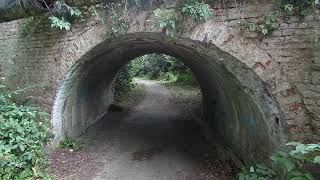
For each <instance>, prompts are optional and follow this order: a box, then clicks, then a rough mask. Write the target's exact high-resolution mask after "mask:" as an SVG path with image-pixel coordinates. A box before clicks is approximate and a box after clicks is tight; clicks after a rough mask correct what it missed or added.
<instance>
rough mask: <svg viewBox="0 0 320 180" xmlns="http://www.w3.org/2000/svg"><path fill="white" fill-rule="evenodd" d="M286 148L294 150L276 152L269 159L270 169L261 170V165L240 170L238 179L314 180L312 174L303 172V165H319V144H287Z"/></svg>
mask: <svg viewBox="0 0 320 180" xmlns="http://www.w3.org/2000/svg"><path fill="white" fill-rule="evenodd" d="M286 145H287V146H292V147H293V148H294V149H293V150H292V151H290V152H289V153H286V152H282V151H277V152H275V153H273V154H272V155H271V157H270V159H271V160H272V161H273V164H274V165H273V166H272V169H269V168H267V167H265V168H263V166H262V167H261V165H254V166H251V167H250V168H242V170H241V172H240V173H239V174H238V179H243V180H249V179H252V178H253V177H254V178H256V179H259V178H266V177H267V179H276V180H277V179H278V180H284V179H288V180H314V178H313V176H312V174H310V173H309V172H307V171H305V169H304V164H305V163H311V164H320V144H302V143H299V142H289V143H287V144H286Z"/></svg>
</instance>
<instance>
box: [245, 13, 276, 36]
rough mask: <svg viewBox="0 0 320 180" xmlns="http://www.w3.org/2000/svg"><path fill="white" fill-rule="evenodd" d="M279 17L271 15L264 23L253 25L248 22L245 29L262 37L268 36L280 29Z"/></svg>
mask: <svg viewBox="0 0 320 180" xmlns="http://www.w3.org/2000/svg"><path fill="white" fill-rule="evenodd" d="M278 26H279V24H278V16H277V15H269V16H267V17H266V18H265V19H264V20H263V21H260V22H257V23H253V22H246V24H245V27H246V28H247V29H248V30H249V31H252V32H256V33H257V34H259V35H260V36H267V35H270V34H272V33H273V32H274V31H276V30H277V29H278Z"/></svg>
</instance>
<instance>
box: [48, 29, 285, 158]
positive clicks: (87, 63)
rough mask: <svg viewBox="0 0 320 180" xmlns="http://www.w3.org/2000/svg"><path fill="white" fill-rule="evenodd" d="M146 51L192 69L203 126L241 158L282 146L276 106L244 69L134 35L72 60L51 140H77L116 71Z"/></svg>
mask: <svg viewBox="0 0 320 180" xmlns="http://www.w3.org/2000/svg"><path fill="white" fill-rule="evenodd" d="M248 51H250V50H248ZM150 53H162V54H167V55H170V56H173V57H176V58H177V59H179V60H181V61H182V62H183V63H184V64H185V65H186V66H188V67H189V68H190V69H191V70H192V72H193V74H194V75H195V77H196V79H197V81H198V82H199V86H200V88H201V92H202V105H201V114H202V117H201V119H202V122H203V124H205V125H206V127H208V129H210V131H211V132H215V133H217V134H219V136H221V137H222V139H223V141H224V143H225V144H227V145H228V146H229V147H230V148H232V149H233V150H234V152H236V153H237V154H238V155H239V156H240V157H241V158H242V159H244V160H250V159H253V158H255V159H258V160H264V158H265V157H266V155H267V154H268V152H270V151H271V150H272V149H274V148H278V146H279V145H280V144H284V143H283V142H284V141H285V138H286V137H285V135H284V126H283V122H282V116H281V114H280V111H279V108H278V104H277V102H276V101H275V100H274V99H273V98H272V97H271V96H269V95H268V94H266V93H265V85H264V83H263V82H262V80H261V79H260V78H259V77H258V76H257V75H256V74H255V73H254V72H253V71H252V70H251V69H250V68H249V67H247V66H246V65H245V64H243V63H242V62H241V61H240V60H238V59H236V58H235V57H233V56H231V55H230V54H228V53H227V52H224V51H222V50H221V49H219V48H218V47H216V46H214V45H212V46H210V47H208V46H204V45H202V44H201V43H200V42H196V41H193V40H190V39H185V38H171V37H168V36H164V35H162V34H159V33H133V34H127V35H124V36H121V37H119V38H117V40H116V41H111V40H106V41H105V42H103V43H101V44H99V45H97V46H96V47H94V48H93V49H92V50H90V51H89V52H88V53H86V54H85V55H84V56H83V57H82V58H81V59H79V60H78V61H77V62H75V64H74V65H73V67H72V68H71V70H70V71H69V72H68V74H67V75H66V77H65V80H64V82H63V84H62V86H61V87H60V89H59V91H58V93H57V97H56V100H55V104H54V109H53V120H52V121H53V125H54V132H55V134H56V136H55V141H59V140H61V139H63V138H65V137H76V136H79V135H80V134H82V133H83V132H84V131H85V130H86V129H87V128H88V127H90V126H91V125H93V124H94V123H95V122H97V121H98V120H99V119H101V118H102V117H104V116H106V113H107V112H108V108H109V105H110V104H111V103H112V102H113V94H114V92H113V89H112V84H113V82H114V79H115V76H116V74H117V72H118V71H119V69H120V68H121V67H123V66H124V65H125V64H127V63H128V62H129V61H131V60H132V59H134V58H136V57H139V56H142V55H144V54H150ZM98 124H99V123H98ZM118 125H119V124H118ZM120 125H121V123H120ZM153 127H156V126H153ZM110 128H111V127H107V128H106V130H108V129H110ZM112 128H123V127H119V126H114V127H112ZM159 128H160V127H159ZM151 129H152V128H151ZM160 129H161V128H160ZM152 130H153V131H156V130H155V129H152ZM110 131H111V130H110ZM145 131H150V129H149V130H148V128H146V129H145ZM158 131H160V130H158ZM191 131H192V130H190V134H192V132H191ZM102 138H106V137H102ZM128 143H129V142H128Z"/></svg>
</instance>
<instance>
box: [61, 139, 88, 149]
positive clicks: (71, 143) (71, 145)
mask: <svg viewBox="0 0 320 180" xmlns="http://www.w3.org/2000/svg"><path fill="white" fill-rule="evenodd" d="M59 148H61V149H69V150H73V151H80V150H81V149H83V144H81V143H80V142H78V141H76V140H75V139H71V138H66V139H64V140H62V141H60V143H59Z"/></svg>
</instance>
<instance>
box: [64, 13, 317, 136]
mask: <svg viewBox="0 0 320 180" xmlns="http://www.w3.org/2000/svg"><path fill="white" fill-rule="evenodd" d="M133 22H134V23H133V24H132V25H131V29H130V31H129V32H128V33H129V34H130V33H139V32H140V33H144V32H162V30H157V29H156V30H155V29H153V28H151V26H152V25H151V24H152V23H150V22H149V21H147V20H146V17H144V16H143V17H142V18H141V17H139V16H137V20H136V21H134V20H133ZM93 24H95V22H93ZM136 24H143V27H141V26H140V25H139V26H137V25H136ZM95 25H96V24H95ZM181 32H184V33H179V34H178V37H182V38H189V39H191V40H195V41H198V42H201V43H202V44H204V45H205V46H206V47H208V48H210V47H211V46H216V47H218V48H219V49H221V50H222V51H225V52H227V53H229V54H230V55H232V56H234V57H235V58H237V59H238V60H239V61H241V62H242V63H244V64H245V65H246V66H247V67H248V68H250V69H252V70H253V71H254V72H255V73H256V74H257V76H258V77H260V78H261V80H262V81H263V82H264V83H265V85H266V86H265V87H266V88H265V93H266V94H268V95H269V96H272V98H273V99H274V100H275V101H276V102H277V103H278V105H279V109H280V112H279V116H280V114H281V116H283V119H285V125H286V128H287V129H288V136H289V138H290V139H292V140H297V141H306V140H310V139H306V138H307V137H310V136H309V135H310V134H312V133H313V131H312V128H311V127H312V126H311V124H310V119H309V118H308V117H307V111H306V109H305V107H304V104H303V101H302V97H301V95H300V93H299V92H298V90H297V88H296V87H295V86H293V85H291V83H290V82H289V80H288V78H287V77H286V75H285V74H284V72H283V71H282V68H281V65H279V64H278V63H276V61H275V60H274V59H272V57H271V56H270V55H269V54H268V53H267V52H266V51H264V50H262V49H260V48H259V47H258V46H257V45H256V44H255V43H254V42H253V41H251V40H249V39H247V38H244V37H242V36H241V34H240V33H239V31H235V30H233V29H232V28H230V27H227V26H226V25H225V24H224V23H221V22H214V21H208V22H206V23H203V24H200V25H199V24H198V25H194V27H193V28H192V29H191V30H190V29H188V30H185V31H184V30H181ZM104 33H105V31H103V30H101V27H100V28H99V26H91V27H90V28H88V29H87V30H86V31H85V32H84V33H82V34H81V36H78V38H77V39H76V40H75V41H74V42H73V44H72V46H71V47H70V48H68V49H65V50H64V52H63V53H62V55H61V57H62V58H61V60H62V61H63V62H68V65H66V66H65V69H64V71H65V72H66V71H67V69H68V68H69V67H70V66H71V65H72V64H73V63H74V62H76V61H77V60H78V59H80V58H81V57H82V56H83V55H84V54H85V53H86V52H88V51H89V50H90V49H91V48H92V47H94V46H96V45H97V44H99V43H101V42H103V41H106V40H107V39H108V38H106V37H105V36H104ZM92 35H94V36H92ZM227 68H228V66H227ZM231 68H233V67H232V66H230V70H231ZM62 79H63V76H61V78H60V81H59V84H60V83H61V82H62Z"/></svg>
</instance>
